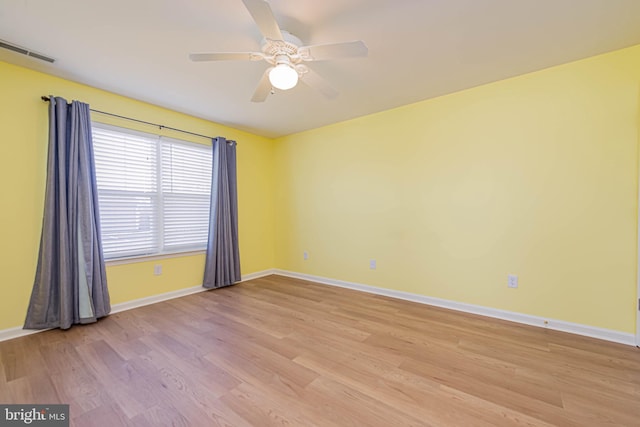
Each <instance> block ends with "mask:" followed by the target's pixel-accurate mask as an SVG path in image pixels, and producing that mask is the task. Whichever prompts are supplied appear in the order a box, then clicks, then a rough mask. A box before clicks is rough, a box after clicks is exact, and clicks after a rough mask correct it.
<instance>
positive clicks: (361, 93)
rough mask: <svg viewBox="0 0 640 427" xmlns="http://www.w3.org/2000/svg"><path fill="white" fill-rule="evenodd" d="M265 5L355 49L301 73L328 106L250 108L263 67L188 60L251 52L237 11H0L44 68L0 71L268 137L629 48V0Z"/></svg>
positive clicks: (251, 38)
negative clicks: (317, 84)
mask: <svg viewBox="0 0 640 427" xmlns="http://www.w3.org/2000/svg"><path fill="white" fill-rule="evenodd" d="M269 3H270V4H271V7H272V9H273V11H274V14H275V16H276V19H277V20H278V22H279V23H280V26H281V28H282V29H285V30H288V31H289V32H291V33H293V34H295V35H297V36H298V37H299V38H300V39H302V41H303V43H305V44H316V43H327V42H339V41H351V40H358V39H360V40H363V41H364V42H365V43H366V44H367V46H368V47H369V57H368V58H360V59H347V60H336V61H324V62H314V63H311V64H310V67H311V68H313V69H314V70H315V71H316V72H317V73H318V74H320V75H322V76H323V77H324V78H325V79H326V80H328V81H329V82H330V83H331V84H332V85H333V86H334V87H335V88H336V89H338V90H339V91H340V96H339V97H338V98H336V99H332V100H327V99H325V98H323V97H322V95H320V94H319V93H317V92H315V91H313V90H312V89H310V88H309V87H307V86H305V85H304V84H300V85H298V86H297V87H296V88H294V89H292V90H289V91H286V92H277V93H276V94H275V95H272V96H270V97H269V98H268V99H267V101H266V102H264V103H252V102H250V99H251V96H252V94H253V91H254V89H255V87H256V85H257V83H258V81H259V80H260V77H261V76H262V73H263V71H264V70H265V68H266V67H267V64H266V63H264V62H209V63H194V62H191V61H190V60H189V59H188V54H189V53H190V52H207V51H259V50H260V40H261V35H260V33H259V31H258V28H257V27H256V25H255V23H254V22H253V21H252V19H251V16H250V15H249V13H248V11H247V10H246V8H245V7H244V5H243V3H242V1H241V0H182V1H178V0H102V1H97V0H92V1H90V0H55V1H51V0H0V39H2V40H5V41H8V42H11V43H14V44H17V45H21V46H24V47H26V48H29V49H32V50H34V51H36V52H39V53H43V54H45V55H48V56H51V57H53V58H55V59H56V62H55V63H54V64H53V65H49V64H47V63H44V62H41V61H38V60H35V59H31V58H28V57H24V56H22V55H19V54H16V53H13V52H10V51H5V50H4V49H0V60H4V61H6V62H10V63H15V64H18V65H23V66H26V67H29V68H33V69H36V70H40V71H45V72H48V73H50V74H54V75H58V76H61V77H65V78H68V79H71V80H75V81H78V82H82V83H86V84H89V85H91V86H95V87H98V88H101V89H106V90H109V91H112V92H115V93H118V94H122V95H126V96H129V97H131V98H136V99H139V100H143V101H147V102H150V103H153V104H156V105H160V106H163V107H167V108H170V109H173V110H177V111H181V112H184V113H187V114H191V115H194V116H197V117H201V118H205V119H208V120H211V121H214V122H217V123H222V124H225V125H229V126H232V127H235V128H238V129H243V130H247V131H250V132H253V133H256V134H259V135H264V136H267V137H277V136H281V135H287V134H291V133H295V132H300V131H303V130H306V129H312V128H316V127H320V126H324V125H327V124H330V123H335V122H339V121H343V120H346V119H349V118H354V117H358V116H362V115H366V114H370V113H374V112H378V111H382V110H387V109H390V108H393V107H397V106H400V105H405V104H409V103H412V102H416V101H420V100H424V99H428V98H432V97H436V96H439V95H443V94H446V93H451V92H455V91H459V90H462V89H466V88H470V87H473V86H477V85H480V84H484V83H488V82H492V81H496V80H500V79H504V78H507V77H511V76H515V75H519V74H523V73H527V72H531V71H535V70H540V69H543V68H546V67H550V66H553V65H557V64H562V63H566V62H570V61H573V60H577V59H581V58H586V57H589V56H593V55H597V54H600V53H604V52H608V51H611V50H615V49H619V48H623V47H627V46H632V45H635V44H640V0H270V2H269ZM639 78H640V76H639ZM56 95H60V96H65V94H56ZM84 101H86V102H91V100H84ZM113 113H118V112H117V111H113Z"/></svg>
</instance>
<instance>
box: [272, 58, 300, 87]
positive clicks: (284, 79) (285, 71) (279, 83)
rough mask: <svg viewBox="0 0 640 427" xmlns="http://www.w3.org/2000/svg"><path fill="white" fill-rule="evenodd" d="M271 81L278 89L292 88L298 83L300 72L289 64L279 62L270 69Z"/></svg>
mask: <svg viewBox="0 0 640 427" xmlns="http://www.w3.org/2000/svg"><path fill="white" fill-rule="evenodd" d="M269 81H270V82H271V85H272V86H273V87H275V88H277V89H280V90H287V89H291V88H292V87H294V86H295V85H297V84H298V72H297V71H296V70H294V69H293V67H291V66H290V65H288V64H278V65H276V66H275V67H274V68H273V69H272V70H271V71H269Z"/></svg>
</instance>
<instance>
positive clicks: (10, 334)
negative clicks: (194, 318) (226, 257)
mask: <svg viewBox="0 0 640 427" xmlns="http://www.w3.org/2000/svg"><path fill="white" fill-rule="evenodd" d="M274 273H275V270H273V269H270V270H264V271H258V272H255V273H250V274H246V275H244V276H242V279H241V282H246V281H247V280H252V279H258V278H260V277H264V276H269V275H271V274H274ZM206 290H208V289H205V288H203V287H202V286H201V285H200V286H193V287H191V288H185V289H178V290H177V291H171V292H166V293H163V294H158V295H152V296H150V297H145V298H139V299H136V300H133V301H127V302H121V303H118V304H113V305H112V306H111V314H115V313H119V312H121V311H125V310H131V309H133V308H138V307H143V306H145V305H149V304H155V303H158V302H162V301H167V300H170V299H174V298H180V297H184V296H187V295H192V294H196V293H198V292H204V291H206ZM44 331H48V329H22V327H21V326H16V327H15V328H9V329H3V330H0V342H2V341H6V340H10V339H13V338H20V337H24V336H27V335H31V334H37V333H38V332H44Z"/></svg>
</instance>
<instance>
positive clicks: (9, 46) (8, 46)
mask: <svg viewBox="0 0 640 427" xmlns="http://www.w3.org/2000/svg"><path fill="white" fill-rule="evenodd" d="M0 48H3V49H7V50H12V51H14V52H17V53H20V54H22V55H26V56H30V57H32V58H36V59H39V60H41V61H46V62H51V63H54V62H55V61H56V60H55V59H53V58H49V57H48V56H45V55H43V54H41V53H38V52H34V51H32V50H29V49H26V48H24V47H20V46H17V45H15V44H12V43H9V42H7V41H4V40H0Z"/></svg>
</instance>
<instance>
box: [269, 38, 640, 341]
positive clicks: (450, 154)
mask: <svg viewBox="0 0 640 427" xmlns="http://www.w3.org/2000/svg"><path fill="white" fill-rule="evenodd" d="M639 82H640V46H635V47H633V48H629V49H625V50H621V51H616V52H613V53H610V54H606V55H602V56H598V57H594V58H590V59H586V60H582V61H578V62H574V63H570V64H567V65H563V66H559V67H554V68H551V69H547V70H543V71H540V72H536V73H532V74H528V75H524V76H520V77H517V78H512V79H508V80H503V81H500V82H496V83H493V84H489V85H484V86H481V87H476V88H473V89H470V90H466V91H462V92H459V93H455V94H452V95H448V96H443V97H440V98H437V99H432V100H428V101H424V102H420V103H417V104H413V105H408V106H405V107H402V108H398V109H394V110H390V111H386V112H383V113H379V114H374V115H370V116H367V117H362V118H359V119H355V120H351V121H348V122H343V123H339V124H336V125H332V126H327V127H323V128H320V129H316V130H312V131H308V132H304V133H300V134H295V135H291V136H288V137H284V138H280V139H278V140H276V154H275V157H276V168H275V170H276V266H277V267H278V268H281V269H285V270H290V271H295V272H301V273H306V274H311V275H317V276H323V277H327V278H333V279H340V280H346V281H352V282H358V283H364V284H369V285H374V286H378V287H383V288H389V289H394V290H401V291H407V292H412V293H416V294H421V295H427V296H431V297H438V298H444V299H448V300H453V301H459V302H465V303H471V304H477V305H481V306H486V307H493V308H497V309H504V310H509V311H514V312H520V313H525V314H531V315H537V316H542V317H547V318H551V319H558V320H564V321H570V322H576V323H581V324H585V325H591V326H596V327H602V328H608V329H613V330H618V331H623V332H633V331H634V330H635V306H636V279H635V278H636V252H637V250H636V236H637V232H636V228H637V194H638V192H637V183H638V176H637V174H638V167H637V162H638V149H637V147H638V126H639V124H640V123H639V122H638V90H639V85H638V83H639ZM303 251H308V253H309V259H308V260H307V261H304V260H303ZM370 259H376V260H377V263H378V266H377V269H376V270H370V269H369V260H370ZM508 274H516V275H518V276H519V281H520V287H519V288H518V289H508V288H507V275H508Z"/></svg>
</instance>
